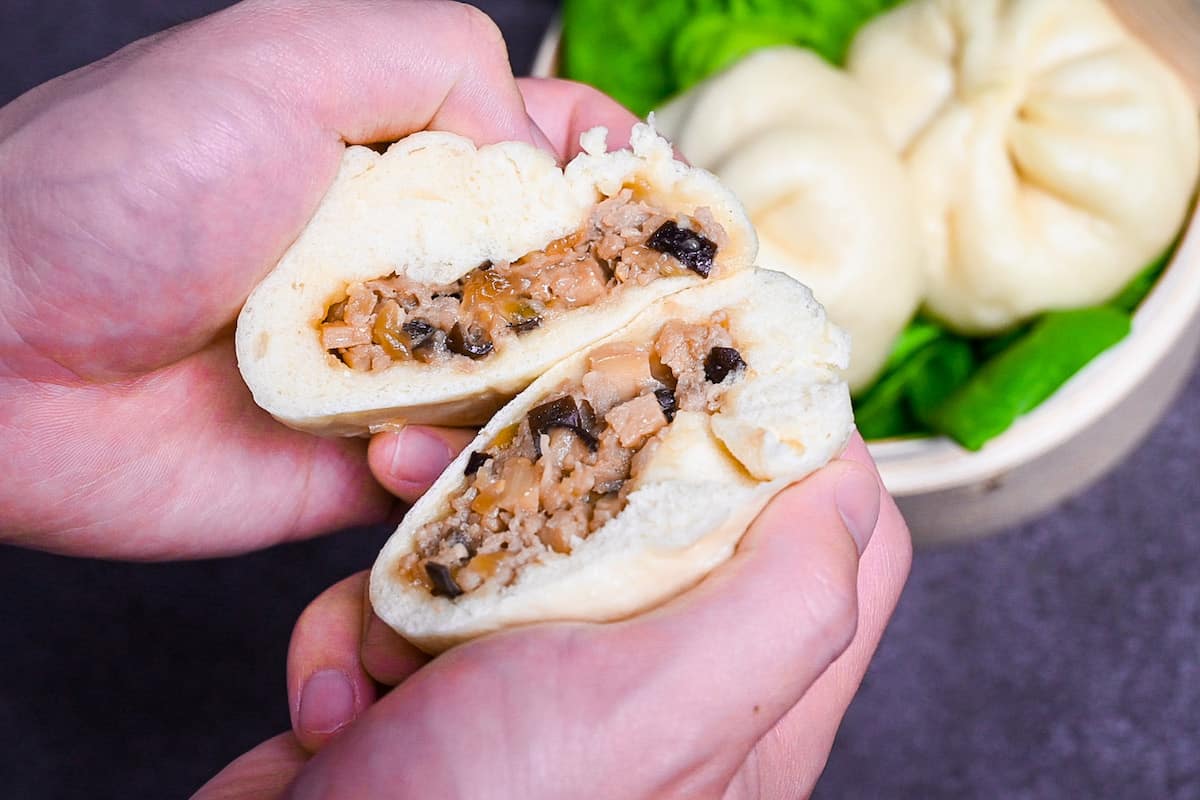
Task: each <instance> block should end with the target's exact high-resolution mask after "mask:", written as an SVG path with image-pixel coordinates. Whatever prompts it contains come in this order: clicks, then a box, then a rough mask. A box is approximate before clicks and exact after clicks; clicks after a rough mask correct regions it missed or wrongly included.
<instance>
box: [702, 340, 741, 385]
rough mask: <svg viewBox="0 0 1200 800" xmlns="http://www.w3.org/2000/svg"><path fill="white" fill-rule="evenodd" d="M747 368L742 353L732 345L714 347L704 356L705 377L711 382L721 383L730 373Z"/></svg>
mask: <svg viewBox="0 0 1200 800" xmlns="http://www.w3.org/2000/svg"><path fill="white" fill-rule="evenodd" d="M745 368H746V362H745V361H743V360H742V354H741V353H739V352H738V351H737V350H734V349H733V348H732V347H714V348H713V349H712V350H709V351H708V355H707V356H705V357H704V377H705V378H706V379H707V380H708V382H709V383H720V382H721V381H723V380H725V378H727V377H728V376H729V374H730V373H732V372H737V371H738V370H742V369H745Z"/></svg>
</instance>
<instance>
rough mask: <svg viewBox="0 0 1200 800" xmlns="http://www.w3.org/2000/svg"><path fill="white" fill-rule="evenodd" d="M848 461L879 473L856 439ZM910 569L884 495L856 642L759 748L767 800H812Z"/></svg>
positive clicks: (862, 571) (863, 577) (902, 534)
mask: <svg viewBox="0 0 1200 800" xmlns="http://www.w3.org/2000/svg"><path fill="white" fill-rule="evenodd" d="M845 458H847V459H849V460H853V461H856V462H858V463H860V464H863V465H864V466H869V467H870V468H871V469H872V470H874V464H873V462H872V460H871V456H870V454H869V453H868V452H867V448H866V445H865V444H863V442H862V440H861V438H858V437H856V441H855V442H854V443H852V445H851V447H850V448H849V449H848V450H847V453H846V455H845ZM911 564H912V540H911V538H910V537H909V532H908V527H907V525H905V523H904V519H903V518H902V517H901V515H900V510H899V509H898V508H897V507H896V503H895V501H894V500H892V498H891V497H890V496H888V495H887V494H886V493H885V494H884V497H883V503H882V506H881V508H880V514H879V523H878V525H877V526H876V528H875V533H874V535H873V536H872V538H871V543H870V545H869V546H868V547H867V549H866V551H865V552H864V553H863V556H862V560H861V562H860V564H859V577H858V596H859V615H858V629H857V633H856V634H855V636H854V641H853V642H851V644H850V646H849V647H848V648H847V649H846V652H845V653H843V654H842V655H841V656H840V657H839V658H838V659H837V660H836V661H835V662H834V663H833V664H832V665H831V666H830V668H829V669H828V670H826V671H825V673H824V674H823V675H821V677H820V678H819V679H818V680H817V682H816V683H815V684H813V686H812V688H811V689H810V690H809V691H808V692H807V693H806V694H805V695H804V697H803V698H801V700H800V702H799V703H797V704H796V706H795V707H794V708H792V709H791V710H790V711H789V712H788V713H787V715H786V716H785V717H784V718H783V719H782V720H780V722H779V724H778V725H777V726H776V727H775V728H774V729H773V730H772V731H771V732H770V734H769V735H768V736H766V737H765V738H764V739H763V740H762V741H761V743H760V745H759V747H758V748H757V752H756V759H757V763H756V764H755V765H754V772H755V773H756V775H757V776H758V777H759V779H760V783H759V790H760V795H758V796H761V797H763V798H772V797H777V798H791V797H797V796H807V795H808V793H810V792H811V791H812V790H813V787H814V786H815V785H816V782H817V779H818V778H819V777H820V775H821V772H822V771H823V770H824V768H825V762H826V760H827V758H828V756H829V752H830V750H831V749H832V747H833V742H834V737H835V736H836V734H837V729H838V726H839V725H840V724H841V720H842V716H843V715H844V714H845V712H846V709H847V708H848V707H849V705H850V702H851V700H852V699H853V697H854V694H855V693H856V692H857V691H858V687H859V685H860V684H861V683H862V679H863V676H864V675H865V674H866V671H867V667H868V665H869V663H870V661H871V658H872V656H874V654H875V650H876V648H877V647H878V646H879V640H880V638H881V637H882V636H883V631H884V628H885V626H886V625H887V623H888V620H889V619H890V618H891V616H892V612H893V611H895V608H896V604H897V602H898V601H899V598H900V593H901V590H902V589H903V586H904V581H905V580H906V579H907V577H908V571H909V567H910V566H911Z"/></svg>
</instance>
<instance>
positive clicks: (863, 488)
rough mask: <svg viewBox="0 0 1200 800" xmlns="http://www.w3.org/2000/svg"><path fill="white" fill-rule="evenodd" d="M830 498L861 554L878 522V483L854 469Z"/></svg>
mask: <svg viewBox="0 0 1200 800" xmlns="http://www.w3.org/2000/svg"><path fill="white" fill-rule="evenodd" d="M833 498H834V502H835V503H836V504H837V510H838V513H839V514H841V515H842V522H844V523H846V528H847V530H849V531H850V535H851V536H853V537H854V543H855V544H857V545H858V552H859V553H860V554H861V553H862V552H863V551H864V550H866V549H867V542H869V541H871V535H872V534H873V533H875V523H877V522H878V521H879V481H877V480H876V479H875V476H874V475H872V474H871V473H869V472H867V471H866V470H865V469H862V468H861V467H855V468H853V469H850V470H847V471H846V472H845V474H843V475H842V476H841V478H839V479H838V483H837V487H836V488H835V489H834V492H833Z"/></svg>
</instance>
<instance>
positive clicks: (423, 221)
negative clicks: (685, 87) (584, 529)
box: [236, 125, 758, 436]
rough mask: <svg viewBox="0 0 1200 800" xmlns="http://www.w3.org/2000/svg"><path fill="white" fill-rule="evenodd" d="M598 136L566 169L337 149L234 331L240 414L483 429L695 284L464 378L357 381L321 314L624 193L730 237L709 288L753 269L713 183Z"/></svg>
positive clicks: (625, 305) (483, 153)
mask: <svg viewBox="0 0 1200 800" xmlns="http://www.w3.org/2000/svg"><path fill="white" fill-rule="evenodd" d="M605 134H606V132H605V131H604V129H602V128H599V129H594V130H592V131H589V132H588V133H586V134H584V136H583V137H582V144H583V146H584V152H582V153H581V154H580V155H579V156H577V157H576V158H574V159H573V160H572V161H571V162H570V163H568V164H567V166H566V167H565V168H560V167H559V166H558V165H557V164H556V163H555V161H554V159H553V157H552V156H551V155H549V154H547V153H545V152H543V151H541V150H538V149H536V148H534V147H533V146H531V145H526V144H523V143H516V142H505V143H501V144H494V145H486V146H483V147H476V146H475V145H474V144H472V143H471V142H470V141H469V140H467V139H465V138H463V137H460V136H457V135H455V134H450V133H440V132H428V131H427V132H421V133H416V134H413V135H411V136H408V137H406V138H405V139H402V140H400V141H398V142H396V143H395V144H393V145H391V147H389V148H388V150H387V152H386V153H384V154H382V155H381V154H379V153H377V152H375V151H373V150H371V149H369V148H366V147H358V146H351V147H348V148H347V149H346V152H345V155H344V157H343V159H342V164H341V169H340V171H339V173H338V175H337V177H336V179H335V180H334V183H333V185H332V186H331V187H330V189H329V191H328V193H327V194H326V195H325V197H324V199H323V200H322V202H321V204H320V206H319V207H318V209H317V211H316V213H315V214H314V216H313V218H312V220H310V221H309V223H308V225H307V227H306V228H305V229H304V231H303V232H302V233H301V234H300V236H299V237H298V238H297V239H296V241H295V242H294V243H293V244H292V246H291V247H290V248H289V249H288V250H287V252H286V253H285V254H284V256H283V258H282V259H281V260H280V262H279V263H278V264H277V265H276V266H275V268H274V269H273V270H272V271H271V272H270V273H269V274H268V275H267V276H266V277H265V278H264V279H263V280H262V282H261V283H260V284H259V285H258V286H257V287H256V288H255V289H254V291H253V292H252V293H251V295H250V297H249V299H248V300H247V301H246V304H245V306H244V307H243V309H242V312H241V314H240V316H239V318H238V324H237V334H236V346H237V357H238V366H239V368H240V369H241V372H242V377H243V378H244V380H245V381H246V384H247V385H248V386H249V387H250V390H251V392H252V394H253V395H254V400H255V402H256V403H258V405H260V406H262V407H263V408H264V409H266V410H267V411H268V412H270V413H271V414H272V415H273V416H274V417H275V418H276V419H278V420H279V421H280V422H283V423H284V424H286V425H289V426H291V427H294V428H298V429H300V430H306V431H310V432H313V433H318V434H325V435H338V436H355V435H363V434H366V433H368V432H369V431H370V430H371V429H372V427H375V426H379V425H382V424H384V423H399V424H403V423H425V424H443V425H475V424H481V423H483V422H484V421H486V420H487V419H488V417H489V416H490V415H491V414H492V413H493V412H494V411H495V410H496V409H497V408H498V407H499V406H500V405H501V404H502V403H503V402H505V401H506V400H508V399H509V398H511V397H512V396H513V395H515V394H516V393H517V392H518V391H520V390H521V389H523V388H524V387H525V386H527V385H529V383H530V382H531V381H533V380H534V378H536V377H537V376H538V375H540V374H541V373H543V372H545V371H546V370H547V369H548V368H549V367H550V366H551V365H553V364H555V363H556V362H558V361H560V360H561V359H562V358H564V357H565V356H567V355H569V354H571V353H573V352H575V351H577V350H579V349H580V348H582V347H586V346H587V345H588V344H589V343H591V342H593V341H595V340H596V339H599V338H601V337H602V336H604V335H605V334H607V333H609V332H611V331H613V330H615V329H617V328H619V327H621V326H622V325H624V324H625V323H627V322H628V321H629V320H631V319H632V318H633V317H634V316H635V315H636V314H637V313H638V312H639V311H641V310H642V309H644V308H646V307H647V306H648V305H650V304H651V303H653V302H654V301H655V300H657V299H658V298H660V297H663V296H665V295H668V294H671V293H673V292H676V291H679V290H681V289H684V288H686V287H688V286H691V285H694V284H697V283H700V282H702V281H703V279H702V278H700V277H699V276H691V275H689V276H682V277H670V278H661V279H659V280H656V281H654V282H652V283H650V284H649V285H647V286H641V287H639V286H631V287H625V288H624V289H623V291H622V293H621V296H620V297H619V298H618V299H616V300H612V301H605V302H601V303H599V304H597V305H595V306H592V307H590V308H585V309H580V310H576V311H572V312H569V313H568V314H567V315H565V316H564V317H561V318H559V319H557V320H553V321H550V322H547V323H546V324H545V325H543V326H542V327H541V328H539V329H537V330H535V331H531V332H529V333H527V334H523V335H522V336H520V337H518V338H515V339H513V340H511V341H510V342H509V343H507V344H506V346H505V347H504V348H503V350H502V351H501V352H498V353H496V354H494V355H492V356H490V357H489V358H488V359H486V360H485V361H481V362H479V363H478V364H469V365H464V364H462V363H457V362H459V361H460V360H459V359H454V360H453V361H452V362H450V363H449V364H447V365H441V366H436V367H434V366H431V365H426V364H421V363H416V362H413V363H407V362H405V363H399V364H396V365H394V366H392V367H390V368H388V369H386V370H381V371H377V372H372V373H368V372H356V371H354V370H352V369H350V368H349V367H347V366H345V365H344V364H342V363H341V362H340V361H339V360H338V359H337V357H336V356H334V355H332V354H330V353H328V352H326V351H325V350H324V349H323V348H322V347H321V343H320V338H319V331H318V326H319V324H320V322H321V321H322V319H323V318H324V316H325V313H326V310H327V309H328V307H329V305H330V304H331V303H333V302H334V301H336V300H338V299H340V298H341V297H344V296H345V288H346V285H347V284H348V283H351V282H354V281H362V280H369V279H372V278H378V277H381V276H384V275H388V274H390V273H392V272H396V273H398V274H401V275H405V276H407V277H409V278H411V279H414V280H418V281H423V282H424V281H427V282H436V283H444V282H450V281H453V280H456V279H457V278H459V277H461V276H462V275H464V274H466V273H467V272H469V271H470V270H472V269H474V268H475V267H477V266H479V264H480V263H482V262H484V261H488V260H491V261H499V260H515V259H517V258H519V257H520V256H522V255H524V254H526V253H528V252H531V251H534V250H540V249H541V248H543V247H545V246H546V245H547V244H549V243H550V242H552V241H553V240H555V239H558V238H561V237H562V236H565V235H567V234H569V233H572V232H573V231H575V230H576V229H578V228H579V227H580V226H581V225H582V224H583V223H584V222H585V221H586V219H587V217H588V215H589V214H590V212H591V209H592V207H593V206H594V205H595V204H596V203H597V202H599V201H600V200H602V199H604V198H605V197H608V196H612V195H615V194H617V193H618V192H619V191H620V190H621V188H622V186H624V185H626V184H633V183H636V184H637V185H638V186H640V187H641V188H642V189H643V190H646V194H645V199H646V200H647V201H648V202H650V203H653V204H655V205H657V206H659V207H660V208H662V209H663V210H665V211H666V212H668V213H671V212H682V213H692V212H694V211H695V210H696V209H697V208H699V207H707V208H708V209H709V210H710V211H711V212H712V214H713V216H714V217H715V219H716V220H717V222H719V223H720V224H721V225H722V226H723V227H724V228H725V231H726V233H727V234H728V235H729V240H730V241H729V244H728V245H727V246H726V247H724V248H722V249H721V250H720V251H718V253H717V262H718V264H720V265H721V269H722V270H723V271H724V272H723V274H734V273H737V272H738V271H740V270H743V269H746V268H749V267H750V266H751V265H752V264H753V263H754V257H755V253H756V252H757V246H758V245H757V240H756V238H755V235H754V230H753V228H752V227H751V225H750V222H749V220H748V219H747V218H746V214H745V212H744V211H743V209H742V207H741V205H740V204H739V203H738V201H737V200H736V199H735V198H734V196H733V195H732V194H731V193H730V192H729V191H728V190H726V189H725V188H723V187H722V186H721V185H720V184H719V183H718V182H717V180H716V178H715V177H713V176H712V175H711V174H709V173H707V172H705V171H703V170H700V169H696V168H692V167H689V166H687V165H685V164H683V163H681V162H679V161H677V160H675V159H674V158H673V156H672V153H671V149H670V146H669V145H668V144H667V143H666V141H665V140H664V139H662V138H661V137H659V136H658V135H657V134H656V133H655V132H654V130H653V129H652V128H651V127H649V126H647V125H637V126H635V128H634V129H633V131H632V137H631V149H630V150H618V151H614V152H611V153H606V152H605V149H606V148H605Z"/></svg>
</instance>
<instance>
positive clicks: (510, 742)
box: [197, 439, 911, 800]
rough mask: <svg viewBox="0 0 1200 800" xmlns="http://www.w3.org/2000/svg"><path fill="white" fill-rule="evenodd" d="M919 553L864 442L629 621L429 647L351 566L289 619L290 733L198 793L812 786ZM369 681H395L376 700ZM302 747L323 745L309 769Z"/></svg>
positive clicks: (771, 794)
mask: <svg viewBox="0 0 1200 800" xmlns="http://www.w3.org/2000/svg"><path fill="white" fill-rule="evenodd" d="M872 531H873V532H874V533H873V535H872ZM868 539H869V540H870V546H869V547H867V548H866V550H865V552H862V555H861V560H860V557H859V554H860V548H862V547H864V546H865V545H866V543H867V541H868ZM910 556H911V551H910V544H909V539H908V533H907V529H906V528H905V526H904V523H903V520H902V519H901V517H900V515H899V512H898V511H897V510H896V507H895V505H894V503H892V501H891V500H890V498H888V497H887V495H886V494H885V493H884V494H881V492H880V488H879V483H878V479H877V475H876V474H875V472H874V469H873V467H872V466H871V461H870V457H869V455H868V454H867V452H866V448H865V446H864V445H863V444H862V442H861V440H859V439H856V440H855V441H854V442H853V443H852V445H851V447H850V448H849V450H848V451H847V453H846V455H845V456H844V458H843V460H840V461H836V462H834V463H832V464H831V465H829V466H828V467H826V468H825V469H823V470H821V471H819V472H818V473H816V474H814V475H812V476H810V477H809V478H807V479H806V480H804V481H802V482H800V483H799V484H797V485H796V486H794V487H792V488H790V489H788V490H787V491H785V492H784V493H782V494H781V495H780V496H779V497H777V498H776V499H775V500H774V501H773V502H772V503H771V505H770V506H769V507H768V508H767V509H766V510H765V511H764V512H763V513H762V514H761V515H760V516H759V518H758V519H757V520H756V521H755V523H754V525H753V526H752V528H751V529H750V531H749V532H748V533H747V534H746V537H745V538H744V540H743V542H742V544H741V545H740V547H739V548H738V551H737V553H736V554H735V556H734V557H733V559H732V560H731V561H729V562H728V563H727V564H725V565H723V566H722V567H720V568H718V569H717V570H716V571H714V572H713V573H712V574H711V575H710V576H709V577H708V578H706V579H705V580H704V581H703V582H702V583H701V584H700V585H699V586H698V587H696V588H695V589H693V590H691V591H689V592H687V593H685V594H684V595H682V596H680V597H678V598H676V599H675V600H673V601H671V602H670V603H668V604H666V605H664V606H663V607H661V608H659V609H657V610H655V611H652V612H650V613H648V614H645V615H642V616H639V617H635V618H633V619H630V620H627V621H624V622H618V623H611V624H603V625H599V624H547V625H538V626H531V627H527V628H521V629H516V630H513V631H509V632H506V633H502V634H498V635H494V636H489V637H484V638H482V639H479V640H475V641H473V642H470V643H468V644H466V645H463V646H460V647H458V648H455V649H453V650H451V651H449V652H448V653H446V654H444V655H442V656H440V657H438V658H436V659H434V660H433V661H431V662H428V663H426V658H425V657H424V656H422V655H420V654H419V653H418V652H417V651H416V650H414V649H413V648H411V647H410V646H408V645H406V644H405V643H404V642H403V641H402V640H401V639H400V638H399V637H397V636H396V635H395V634H393V633H391V631H390V630H389V629H387V628H386V626H384V625H383V624H382V623H380V622H379V620H378V619H376V618H374V617H373V615H368V617H367V620H368V621H367V623H366V625H365V626H364V624H363V612H364V610H366V607H365V602H364V595H363V592H364V587H365V575H357V576H355V577H353V578H350V579H348V580H346V581H343V582H342V583H340V584H338V585H336V586H334V587H333V588H331V589H330V590H328V591H327V592H326V593H325V594H323V595H322V596H321V597H320V598H318V599H317V600H316V601H315V602H314V603H313V604H312V605H311V606H310V607H309V609H308V610H307V611H306V612H305V614H304V615H303V616H302V617H301V619H300V621H299V622H298V623H297V626H296V630H295V633H294V635H293V641H292V651H291V654H290V658H289V693H290V699H291V703H292V709H293V720H294V722H295V723H296V725H295V728H296V732H295V734H294V736H295V737H297V738H291V737H285V738H277V739H274V740H271V741H270V742H267V743H265V744H264V745H262V746H260V747H259V748H257V749H255V750H254V751H251V753H249V754H247V755H246V756H244V757H243V758H242V759H239V760H238V761H237V762H234V764H232V765H231V766H230V767H229V768H227V769H226V770H225V771H224V772H222V773H221V774H220V775H219V776H217V777H216V778H214V779H213V781H212V782H211V783H210V784H209V785H208V786H206V787H205V788H204V789H203V790H202V791H201V792H200V793H199V794H198V795H197V798H198V799H199V798H203V800H212V798H217V797H220V798H235V797H251V796H253V797H279V796H287V797H291V798H306V799H307V798H340V797H347V798H364V799H366V798H374V797H381V798H393V797H394V798H404V797H416V796H449V797H497V798H503V797H520V798H531V799H534V798H539V797H554V798H558V797H577V796H578V797H620V798H639V797H646V798H668V797H686V798H706V797H724V798H782V797H798V796H805V795H807V794H808V793H809V792H811V790H812V787H813V786H814V785H815V782H816V780H817V777H818V776H819V774H820V772H821V770H822V769H823V767H824V764H825V759H826V757H827V755H828V753H829V749H830V747H831V746H832V743H833V737H834V734H835V732H836V730H837V726H838V724H839V722H840V720H841V717H842V714H843V712H844V711H845V709H846V707H847V706H848V704H849V702H850V699H851V697H852V696H853V694H854V691H855V690H856V689H857V687H858V684H859V682H860V680H861V679H862V675H863V673H864V672H865V670H866V667H867V663H868V661H869V660H870V657H871V654H872V653H873V652H874V650H875V647H876V646H877V644H878V641H879V637H880V635H881V634H882V630H883V626H884V624H885V623H886V621H887V619H888V617H889V616H890V615H891V612H892V610H893V608H894V607H895V603H896V601H897V599H898V597H899V593H900V589H901V586H902V584H903V582H904V579H905V577H906V575H907V572H908V566H909V561H910ZM831 664H832V665H831ZM314 677H316V678H317V680H318V681H319V682H321V684H322V685H321V686H319V687H318V688H317V689H316V691H315V693H314V694H312V695H310V694H309V691H308V690H309V689H310V688H311V684H310V681H312V680H313V679H314ZM338 681H343V682H344V683H343V685H342V687H341V690H340V692H339V691H333V689H334V687H335V686H336V684H337V682H338ZM375 681H379V682H380V683H383V684H392V683H397V682H399V686H398V687H397V688H395V689H393V690H392V691H391V692H390V693H388V694H387V695H386V696H384V697H383V698H382V699H381V700H380V701H379V702H378V703H375V704H374V705H373V706H372V705H370V704H371V703H372V701H373V699H374V697H375V693H376V685H375ZM339 697H340V701H339V699H338V698H339ZM308 702H316V703H317V708H316V709H315V710H311V709H306V707H305V704H306V703H308ZM339 703H340V708H339V707H338V706H339ZM356 717H357V720H356V721H355V722H354V724H352V725H348V723H349V721H350V720H351V719H354V718H356ZM339 725H340V726H344V727H339ZM335 734H336V735H335ZM301 742H303V744H304V746H306V747H308V748H310V749H319V750H320V754H319V755H318V756H317V757H316V758H315V759H313V760H312V761H311V762H309V763H307V765H306V762H307V755H306V754H305V752H304V749H303V748H302V747H301V744H300V743H301ZM262 781H267V782H268V783H269V788H266V787H267V784H266V783H263V782H262ZM293 781H294V782H293ZM289 784H290V790H287V791H285V789H284V787H286V786H289ZM252 790H253V791H252Z"/></svg>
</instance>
